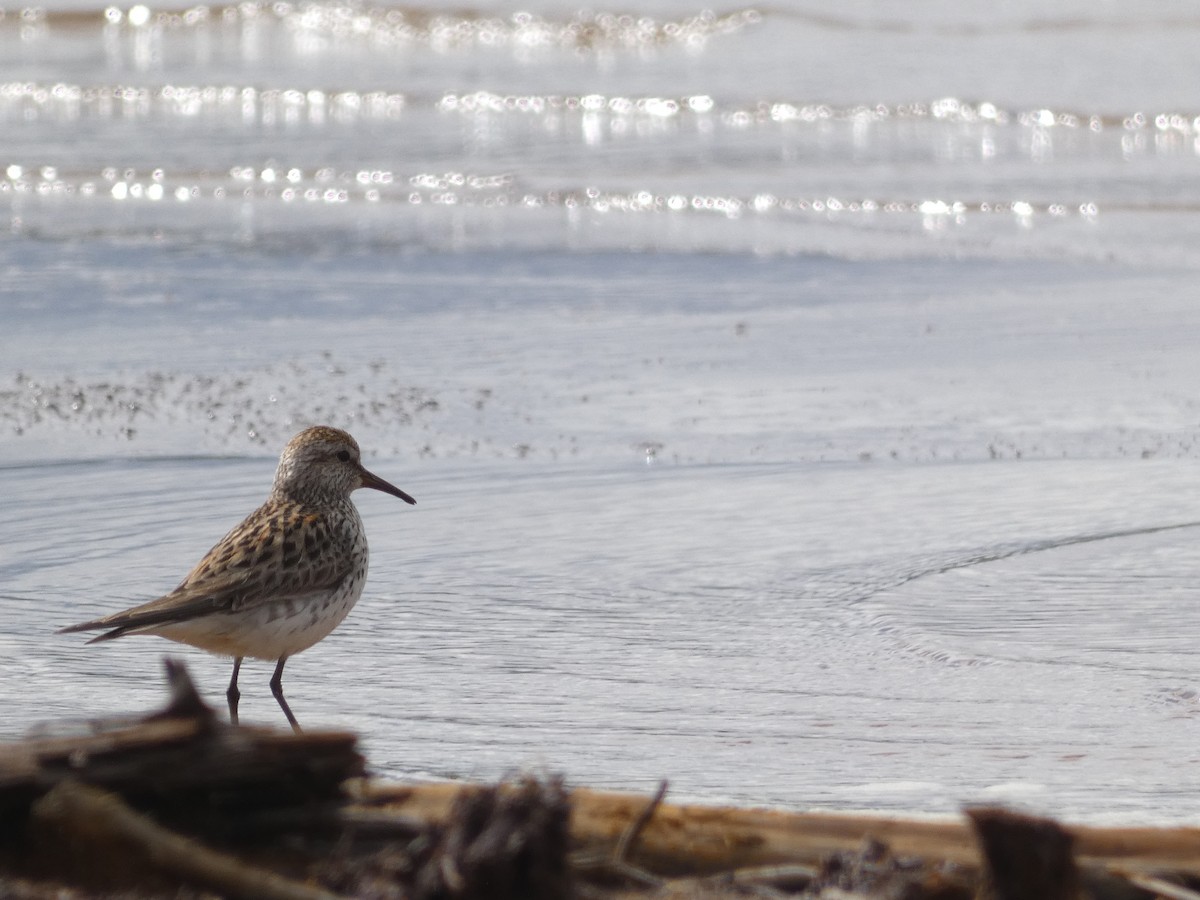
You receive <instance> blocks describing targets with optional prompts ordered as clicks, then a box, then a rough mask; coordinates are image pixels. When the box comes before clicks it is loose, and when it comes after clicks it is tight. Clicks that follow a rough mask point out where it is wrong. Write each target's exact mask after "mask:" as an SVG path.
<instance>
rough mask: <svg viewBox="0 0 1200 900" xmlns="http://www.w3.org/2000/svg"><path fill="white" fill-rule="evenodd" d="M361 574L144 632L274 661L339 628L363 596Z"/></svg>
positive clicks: (217, 651) (308, 645) (208, 649)
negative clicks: (321, 588) (336, 583)
mask: <svg viewBox="0 0 1200 900" xmlns="http://www.w3.org/2000/svg"><path fill="white" fill-rule="evenodd" d="M365 574H366V573H365V572H364V573H363V576H364V577H360V578H353V577H351V578H347V579H346V580H345V581H344V582H343V583H342V584H341V585H339V586H338V587H337V588H335V589H333V590H327V591H319V592H316V593H312V594H306V595H302V596H298V597H288V598H285V599H282V600H272V601H270V602H268V603H264V604H261V605H259V606H256V607H254V608H252V609H248V610H244V611H242V612H235V613H214V614H212V615H207V616H202V617H198V618H196V619H192V620H190V621H188V622H179V623H176V624H172V625H161V626H159V627H157V628H154V629H153V630H148V631H146V632H144V633H145V634H155V635H158V636H160V637H165V638H169V639H170V640H172V641H179V642H180V643H181V644H190V645H191V646H193V647H199V648H200V649H202V650H207V651H208V652H210V653H218V654H221V655H223V656H249V657H252V658H254V659H268V660H276V659H280V658H282V657H284V656H295V655H296V654H297V653H300V652H301V651H302V650H307V649H308V648H309V647H311V646H312V645H313V644H315V643H317V641H319V640H321V639H322V638H324V637H325V636H326V635H328V634H329V632H331V631H333V629H335V628H337V627H338V625H340V624H341V623H342V620H343V619H345V618H346V616H347V615H349V613H350V610H352V609H353V608H354V604H355V603H357V602H358V598H359V597H360V596H362V589H363V585H364V584H365V583H366V577H365Z"/></svg>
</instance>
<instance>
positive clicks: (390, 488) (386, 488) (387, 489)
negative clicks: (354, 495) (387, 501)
mask: <svg viewBox="0 0 1200 900" xmlns="http://www.w3.org/2000/svg"><path fill="white" fill-rule="evenodd" d="M359 475H360V477H361V478H362V486H363V487H365V488H373V489H374V490H377V491H383V492H384V493H385V494H391V495H392V496H393V497H399V498H400V499H401V500H403V501H404V502H405V503H412V504H416V502H417V501H416V500H414V499H413V498H412V497H410V496H408V494H406V493H404V491H402V490H400V488H398V487H396V486H395V485H394V484H388V483H387V482H386V481H384V480H383V479H382V478H380V477H379V476H378V475H372V474H371V473H370V472H368V471H367V470H366V469H361V470H360V472H359Z"/></svg>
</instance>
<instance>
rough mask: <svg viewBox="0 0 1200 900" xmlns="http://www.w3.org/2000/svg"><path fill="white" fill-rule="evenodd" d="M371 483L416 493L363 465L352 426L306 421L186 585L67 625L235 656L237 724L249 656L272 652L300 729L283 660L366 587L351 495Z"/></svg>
mask: <svg viewBox="0 0 1200 900" xmlns="http://www.w3.org/2000/svg"><path fill="white" fill-rule="evenodd" d="M364 487H365V488H373V489H375V490H377V491H383V492H384V493H387V494H391V495H392V496H395V497H399V498H400V499H401V500H403V501H405V502H406V503H416V502H417V501H416V500H414V499H413V498H412V497H410V496H409V495H408V494H406V493H405V492H404V491H402V490H400V488H398V487H395V486H394V485H391V484H388V483H387V482H386V481H384V480H383V479H382V478H379V477H378V476H376V475H372V474H371V473H370V472H368V471H367V470H366V469H365V468H363V464H362V462H361V460H360V453H359V449H358V444H357V443H356V442H355V440H354V438H352V437H351V436H350V435H349V434H347V433H346V432H344V431H342V430H340V429H337V428H330V427H328V426H324V425H318V426H314V427H312V428H307V429H305V430H304V431H302V432H300V433H299V434H298V435H296V436H295V437H294V438H292V439H291V441H289V442H288V445H287V446H286V447H284V449H283V455H282V456H280V458H279V467H278V468H277V469H276V470H275V482H274V484H273V485H272V487H271V495H270V496H269V497H268V498H267V502H266V503H264V504H263V505H262V506H260V507H259V508H258V509H256V510H255V511H254V512H252V513H250V515H249V516H247V517H246V519H245V520H244V521H243V522H242V524H240V525H238V526H237V527H236V528H234V529H233V531H231V532H229V534H227V535H225V537H223V538H222V539H221V540H220V542H219V543H218V544H217V545H216V546H215V547H213V548H212V549H211V550H209V551H208V553H207V554H206V555H205V556H204V558H203V559H202V560H200V562H199V563H198V564H197V565H196V567H195V568H194V569H192V571H191V572H189V573H188V575H187V577H186V578H184V579H183V582H182V583H181V584H180V585H179V587H177V588H175V590H173V591H171V593H169V594H166V595H165V596H162V597H159V598H158V599H157V600H151V601H150V602H149V603H143V604H141V605H140V606H134V607H132V608H130V609H126V610H123V611H121V612H118V613H113V614H112V615H109V616H105V617H104V618H102V619H96V620H94V621H91V622H84V623H83V624H81V625H72V626H70V627H68V628H63V629H61V630H60V631H59V634H63V633H68V632H75V631H96V630H99V629H108V630H107V631H105V633H104V634H102V635H100V636H99V637H95V638H92V640H90V641H88V643H89V644H94V643H96V642H97V641H110V640H112V639H114V638H119V637H124V636H125V635H127V634H153V635H157V636H159V637H165V638H168V639H170V640H172V641H179V642H180V643H183V644H190V645H191V646H193V647H199V648H201V649H202V650H207V651H209V652H210V653H216V654H220V655H224V656H232V657H233V677H232V678H230V680H229V688H228V689H227V690H226V692H225V696H226V698H227V700H228V701H229V718H230V720H231V721H232V722H233V723H234V724H235V725H236V724H237V721H238V699H239V697H240V696H241V693H240V692H239V691H238V672H239V671H240V669H241V667H242V660H243V659H244V658H245V657H247V656H249V657H253V658H255V659H266V660H274V661H275V662H276V665H275V674H274V675H273V676H272V677H271V693H272V694H274V695H275V699H276V700H277V701H278V702H279V706H280V708H281V709H282V710H283V714H284V715H285V716H287V720H288V722H289V723H290V724H291V726H292V728H293V729H295V730H296V731H299V730H300V724H299V723H298V722H297V721H296V717H295V716H294V715H293V714H292V710H291V708H290V707H289V706H288V703H287V700H286V699H284V696H283V666H284V663H286V662H287V661H288V658H289V657H291V656H294V655H295V654H297V653H299V652H300V651H301V650H307V649H308V648H309V647H311V646H312V645H313V644H315V643H317V641H319V640H321V639H322V638H324V637H325V636H326V635H327V634H329V632H331V631H333V629H334V628H336V627H337V626H338V625H339V624H340V623H341V621H342V619H344V618H346V615H347V613H349V612H350V610H351V608H352V607H353V606H354V604H355V603H356V602H357V601H358V598H359V597H360V596H361V595H362V590H363V585H364V584H365V583H366V580H367V536H366V533H365V531H364V530H363V523H362V519H361V518H359V515H358V510H357V509H356V508H355V507H354V504H353V503H352V502H351V500H350V494H351V493H352V492H353V491H356V490H357V489H358V488H364Z"/></svg>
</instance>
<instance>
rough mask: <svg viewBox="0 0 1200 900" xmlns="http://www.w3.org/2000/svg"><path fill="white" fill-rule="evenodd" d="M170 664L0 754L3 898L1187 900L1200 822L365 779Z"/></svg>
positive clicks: (355, 765)
mask: <svg viewBox="0 0 1200 900" xmlns="http://www.w3.org/2000/svg"><path fill="white" fill-rule="evenodd" d="M168 671H169V678H170V681H171V685H172V700H171V703H170V704H169V705H168V707H167V708H166V709H164V710H163V711H162V712H159V713H156V714H154V715H152V716H149V717H147V718H145V719H143V720H140V721H132V722H131V721H126V722H109V723H98V724H96V725H94V726H93V727H90V728H88V729H86V730H84V731H81V732H80V733H77V734H73V735H70V736H59V737H46V738H36V739H31V740H27V741H23V742H20V743H17V744H10V745H0V898H9V897H14V898H37V900H40V898H49V897H58V896H63V895H64V894H63V892H64V890H67V891H74V893H70V894H69V896H72V897H87V896H92V895H100V894H109V893H113V892H125V893H129V892H133V893H132V894H130V896H138V897H158V896H162V897H175V896H179V892H180V891H181V890H182V891H184V892H185V894H186V893H188V892H193V893H194V892H196V891H202V892H206V893H207V894H208V895H215V896H222V897H246V898H265V900H317V898H321V900H328V898H335V897H379V898H390V897H395V898H414V900H434V898H439V900H440V898H461V900H470V898H488V900H506V898H512V900H518V898H519V900H559V898H574V897H579V898H584V900H589V898H610V897H660V898H663V897H671V898H684V897H688V898H691V897H704V898H721V897H744V896H757V897H785V896H806V897H821V898H825V900H838V898H843V900H844V898H906V900H1091V898H1094V900H1134V898H1151V897H1165V898H1172V900H1200V830H1198V829H1191V828H1171V829H1152V828H1133V829H1099V828H1084V827H1070V826H1066V825H1061V824H1059V823H1056V822H1052V821H1049V820H1046V819H1037V818H1032V817H1028V816H1022V815H1018V814H1015V813H1012V812H1009V811H1006V810H1002V809H995V808H984V809H973V810H968V811H967V812H966V815H965V817H964V819H963V820H962V821H941V822H929V821H914V820H911V819H905V818H902V817H889V816H870V815H839V814H832V813H803V814H796V813H788V812H783V811H772V810H756V809H729V808H717V807H705V806H699V805H680V804H674V803H669V802H666V800H665V795H666V792H667V785H666V783H665V782H664V783H663V784H662V786H661V787H660V790H659V791H658V792H657V793H656V794H655V795H654V796H653V797H650V798H647V797H643V796H634V795H627V794H615V793H606V792H597V791H590V790H587V789H584V788H577V789H574V790H570V791H568V790H567V789H566V788H565V787H564V785H563V784H562V782H561V780H559V779H553V778H551V779H543V780H537V779H532V778H525V779H519V780H517V781H515V782H510V783H505V784H501V785H493V786H471V785H466V786H464V785H456V784H421V785H407V786H394V785H392V786H388V785H378V784H375V783H373V782H370V781H368V780H366V779H364V778H363V777H362V775H363V770H364V762H363V759H362V757H361V756H360V755H359V754H358V752H357V750H356V749H355V743H356V742H355V738H354V736H353V735H350V734H340V733H326V734H321V733H311V732H309V733H305V734H302V735H298V734H293V733H292V732H290V731H289V732H281V731H274V730H270V729H260V728H247V727H234V726H230V725H227V724H225V723H223V722H221V721H219V720H218V719H217V718H216V717H215V715H214V714H213V712H212V711H211V710H210V709H209V708H208V707H206V706H205V705H204V704H203V702H202V701H201V700H200V698H199V696H198V695H197V693H196V691H195V689H194V687H193V686H192V684H191V681H190V679H189V678H188V677H187V673H186V671H184V670H183V668H182V667H181V666H179V665H177V664H173V663H169V664H168Z"/></svg>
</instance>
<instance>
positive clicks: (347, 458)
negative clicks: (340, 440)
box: [337, 450, 350, 462]
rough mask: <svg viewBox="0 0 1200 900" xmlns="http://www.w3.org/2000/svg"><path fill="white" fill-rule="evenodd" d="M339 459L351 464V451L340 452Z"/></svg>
mask: <svg viewBox="0 0 1200 900" xmlns="http://www.w3.org/2000/svg"><path fill="white" fill-rule="evenodd" d="M337 458H338V459H340V460H341V461H342V462H350V451H349V450H339V451H338V455H337Z"/></svg>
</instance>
